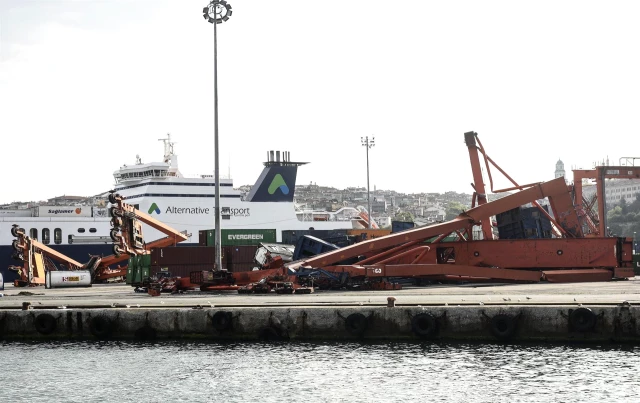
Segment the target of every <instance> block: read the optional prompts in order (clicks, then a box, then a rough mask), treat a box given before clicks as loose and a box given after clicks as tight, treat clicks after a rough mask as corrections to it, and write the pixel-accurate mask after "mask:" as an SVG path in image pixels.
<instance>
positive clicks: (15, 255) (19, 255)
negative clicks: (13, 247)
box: [11, 252, 24, 262]
mask: <svg viewBox="0 0 640 403" xmlns="http://www.w3.org/2000/svg"><path fill="white" fill-rule="evenodd" d="M11 257H12V258H13V259H14V260H18V261H21V262H24V254H23V253H21V252H15V253H13V254H12V255H11Z"/></svg>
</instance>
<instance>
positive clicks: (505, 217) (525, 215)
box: [496, 206, 552, 239]
mask: <svg viewBox="0 0 640 403" xmlns="http://www.w3.org/2000/svg"><path fill="white" fill-rule="evenodd" d="M543 208H544V209H545V211H547V212H548V211H549V209H548V207H547V206H543ZM496 221H497V226H498V236H499V237H500V239H535V238H551V234H552V229H551V221H550V220H549V219H548V218H547V217H546V216H545V215H544V214H543V213H542V212H541V211H540V210H539V209H538V208H537V207H517V208H514V209H511V210H508V211H505V212H503V213H499V214H497V215H496Z"/></svg>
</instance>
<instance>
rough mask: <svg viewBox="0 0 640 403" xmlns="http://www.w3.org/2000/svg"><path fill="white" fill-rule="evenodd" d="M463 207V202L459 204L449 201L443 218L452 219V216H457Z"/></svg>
mask: <svg viewBox="0 0 640 403" xmlns="http://www.w3.org/2000/svg"><path fill="white" fill-rule="evenodd" d="M465 209H466V207H465V206H464V205H463V204H460V203H458V202H451V203H449V205H448V206H447V210H446V213H445V216H444V220H445V221H449V220H453V219H454V218H456V217H457V216H459V215H460V213H462V212H463V211H464V210H465Z"/></svg>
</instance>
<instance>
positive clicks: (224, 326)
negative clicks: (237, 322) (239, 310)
mask: <svg viewBox="0 0 640 403" xmlns="http://www.w3.org/2000/svg"><path fill="white" fill-rule="evenodd" d="M231 321H232V316H231V312H225V311H218V312H216V313H215V314H214V315H213V316H212V317H211V324H212V325H213V328H214V329H216V330H217V331H219V332H222V331H225V330H228V329H230V328H231V324H232V322H231Z"/></svg>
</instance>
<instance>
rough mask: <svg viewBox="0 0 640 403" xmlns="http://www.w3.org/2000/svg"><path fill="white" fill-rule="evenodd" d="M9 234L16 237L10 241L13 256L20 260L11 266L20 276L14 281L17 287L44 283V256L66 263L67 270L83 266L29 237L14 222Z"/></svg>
mask: <svg viewBox="0 0 640 403" xmlns="http://www.w3.org/2000/svg"><path fill="white" fill-rule="evenodd" d="M11 235H13V236H14V237H15V238H16V239H14V240H13V243H12V247H13V250H14V253H13V257H14V258H15V259H16V260H20V261H22V266H11V269H12V270H14V271H16V272H17V273H18V275H19V276H20V278H19V279H17V280H15V282H14V283H15V285H16V286H18V287H23V286H31V285H43V284H44V283H45V277H44V276H45V265H46V264H45V257H47V258H50V259H51V260H53V261H56V262H58V263H62V264H64V265H66V266H67V267H68V268H69V270H78V269H81V268H82V267H84V265H83V264H82V263H79V262H77V261H75V260H73V259H71V258H69V257H68V256H65V255H63V254H62V253H60V252H58V251H56V250H54V249H51V248H50V247H48V246H47V245H45V244H43V243H41V242H38V241H36V240H35V239H31V238H30V237H28V236H27V235H26V234H25V233H24V231H23V230H22V229H20V228H19V227H18V225H17V224H14V225H13V227H12V228H11Z"/></svg>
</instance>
